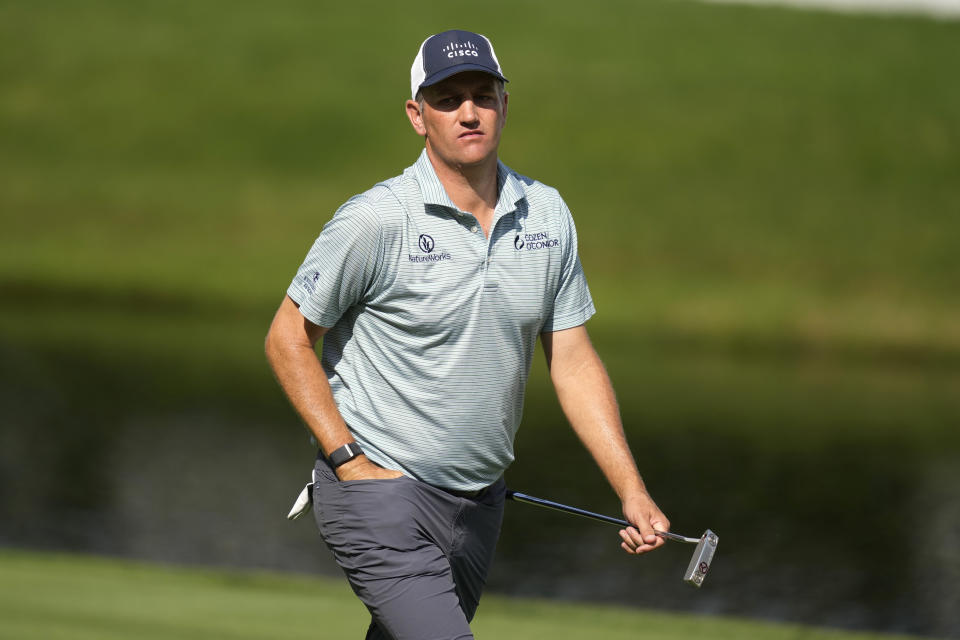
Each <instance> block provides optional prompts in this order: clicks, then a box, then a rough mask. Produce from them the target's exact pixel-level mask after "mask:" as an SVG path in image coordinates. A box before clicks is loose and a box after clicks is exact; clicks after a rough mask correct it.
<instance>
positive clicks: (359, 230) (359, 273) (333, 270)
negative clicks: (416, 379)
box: [287, 198, 383, 327]
mask: <svg viewBox="0 0 960 640" xmlns="http://www.w3.org/2000/svg"><path fill="white" fill-rule="evenodd" d="M382 257H383V236H382V225H381V221H380V218H379V216H378V215H377V212H376V210H375V209H374V208H373V207H371V206H370V205H369V203H367V202H364V201H362V200H359V199H357V198H354V199H351V200H350V201H348V202H347V203H346V204H344V205H343V206H342V207H340V209H338V210H337V212H336V213H335V214H334V216H333V218H332V219H331V220H330V221H329V222H328V223H327V224H326V225H324V227H323V230H322V231H321V232H320V235H319V236H318V237H317V239H316V241H314V243H313V246H312V247H311V248H310V251H309V252H308V253H307V257H306V258H305V259H304V261H303V264H302V265H300V269H299V270H298V271H297V275H296V277H295V278H294V279H293V282H291V283H290V286H289V287H288V289H287V295H288V296H290V298H291V299H292V300H293V301H294V302H296V303H297V304H298V305H300V313H302V314H303V316H304V317H305V318H306V319H307V320H309V321H310V322H312V323H314V324H316V325H318V326H321V327H332V326H333V325H335V324H336V323H337V321H338V320H339V319H340V317H341V316H342V315H343V314H344V313H345V312H346V311H347V309H349V308H350V307H352V306H353V305H355V304H357V303H359V302H361V301H362V300H363V299H364V297H365V296H366V295H367V294H368V292H369V291H370V290H371V288H372V287H373V286H374V283H375V281H376V278H377V275H378V272H379V265H380V264H381V262H382Z"/></svg>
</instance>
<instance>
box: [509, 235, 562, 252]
mask: <svg viewBox="0 0 960 640" xmlns="http://www.w3.org/2000/svg"><path fill="white" fill-rule="evenodd" d="M559 246H560V239H559V238H551V237H550V234H549V233H547V232H546V231H541V232H539V233H518V234H517V237H516V238H514V239H513V248H514V249H516V250H517V251H539V250H541V249H552V248H554V247H559Z"/></svg>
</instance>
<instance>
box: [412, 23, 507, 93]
mask: <svg viewBox="0 0 960 640" xmlns="http://www.w3.org/2000/svg"><path fill="white" fill-rule="evenodd" d="M463 71H484V72H486V73H489V74H490V75H492V76H495V77H497V78H499V79H500V80H503V81H504V82H508V80H507V79H506V78H504V77H503V71H502V70H501V69H500V62H499V61H498V60H497V54H495V53H494V52H493V45H492V44H490V40H489V39H488V38H487V37H486V36H482V35H480V34H479V33H473V32H472V31H461V30H460V29H451V30H450V31H444V32H443V33H438V34H436V35H433V36H430V37H429V38H427V39H426V40H424V41H423V44H421V45H420V51H418V52H417V57H416V58H414V60H413V66H412V67H411V68H410V92H411V96H412V97H413V99H416V97H417V92H418V91H419V90H420V89H422V88H423V87H429V86H430V85H433V84H436V83H438V82H440V81H441V80H445V79H447V78H449V77H450V76H452V75H454V74H455V73H461V72H463Z"/></svg>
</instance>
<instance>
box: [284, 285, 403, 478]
mask: <svg viewBox="0 0 960 640" xmlns="http://www.w3.org/2000/svg"><path fill="white" fill-rule="evenodd" d="M326 332H327V329H326V328H325V327H320V326H317V325H315V324H313V323H312V322H310V321H309V320H307V319H306V318H304V317H303V315H302V314H301V313H300V309H298V308H297V304H296V303H295V302H294V301H293V300H291V299H290V297H289V296H285V297H284V299H283V302H282V303H281V304H280V308H279V309H277V314H276V315H275V316H274V318H273V323H272V324H271V325H270V331H269V332H268V333H267V339H266V342H265V350H266V353H267V360H268V361H269V363H270V366H271V368H272V369H273V373H274V375H275V376H276V377H277V381H278V382H279V383H280V386H281V387H282V388H283V391H284V393H286V394H287V398H289V399H290V403H291V404H292V405H293V408H294V409H296V411H297V413H299V414H300V417H301V418H302V419H303V421H304V422H305V423H306V425H307V428H308V429H310V432H311V433H313V436H314V437H315V438H316V439H317V442H318V443H319V444H320V448H321V449H322V450H323V452H324V454H325V455H329V454H330V453H331V452H332V451H335V450H337V449H338V448H339V447H341V446H343V445H345V444H347V443H348V442H353V436H352V435H351V434H350V430H349V429H347V424H346V422H344V420H343V416H341V415H340V411H339V410H338V409H337V404H336V402H335V401H334V399H333V392H332V391H331V390H330V383H329V382H328V381H327V376H326V373H324V371H323V368H322V367H321V366H320V360H319V359H318V358H317V353H316V351H315V350H314V346H315V345H316V343H317V341H318V340H320V338H322V337H323V334H325V333H326ZM336 472H337V476H338V477H339V478H340V479H341V480H362V479H372V478H396V477H399V476H401V475H403V474H402V473H400V472H399V471H393V470H391V469H384V468H383V467H381V466H379V465H376V464H374V463H373V462H372V461H370V460H369V459H368V458H367V457H366V456H364V455H360V456H357V457H356V458H354V459H353V460H350V461H349V462H346V463H344V464H342V465H340V466H339V467H337V469H336Z"/></svg>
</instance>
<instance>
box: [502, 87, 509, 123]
mask: <svg viewBox="0 0 960 640" xmlns="http://www.w3.org/2000/svg"><path fill="white" fill-rule="evenodd" d="M509 98H510V94H509V93H507V92H506V91H504V92H503V124H504V125H506V124H507V99H509Z"/></svg>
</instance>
